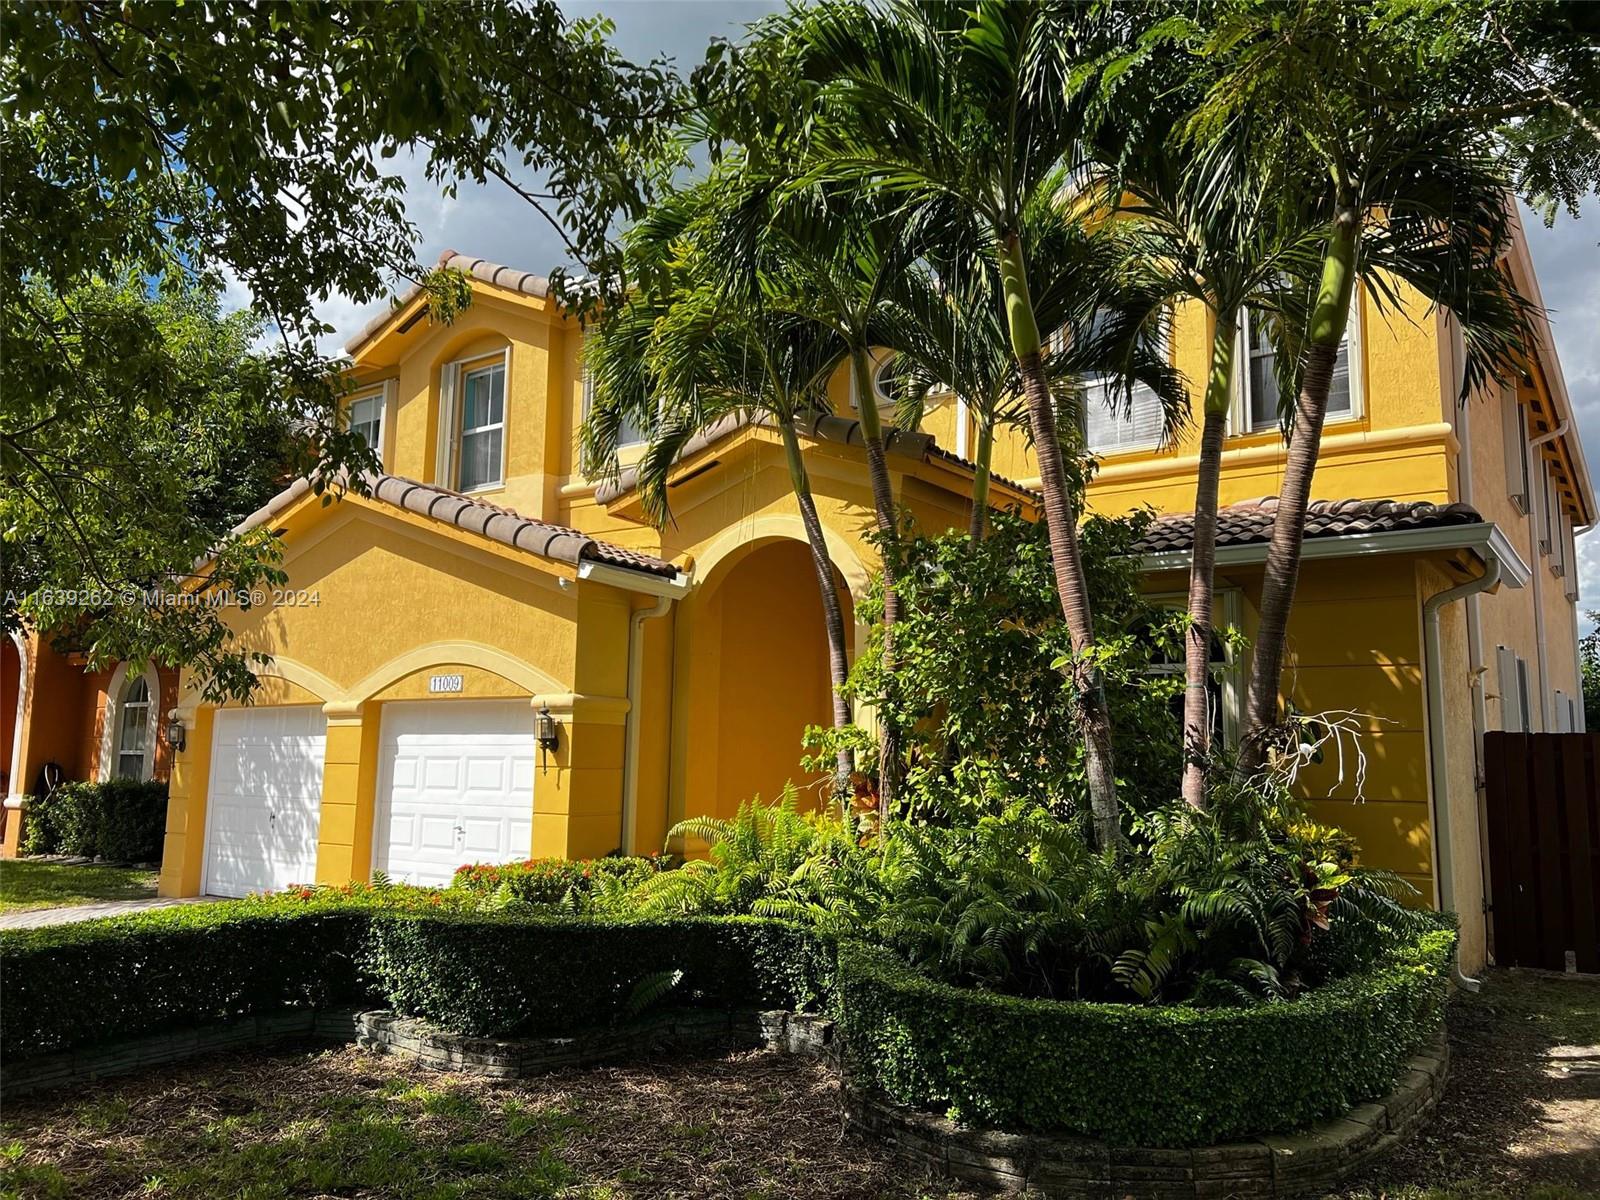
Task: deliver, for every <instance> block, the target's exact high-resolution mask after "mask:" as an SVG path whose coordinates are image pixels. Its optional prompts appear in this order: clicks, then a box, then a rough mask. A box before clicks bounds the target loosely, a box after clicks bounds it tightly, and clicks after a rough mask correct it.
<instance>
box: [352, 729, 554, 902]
mask: <svg viewBox="0 0 1600 1200" xmlns="http://www.w3.org/2000/svg"><path fill="white" fill-rule="evenodd" d="M533 719H534V714H533V707H532V706H531V705H530V704H529V703H528V701H526V700H478V701H474V700H455V701H419V702H416V703H390V704H385V705H384V706H383V735H382V749H381V751H380V753H379V758H378V763H379V768H378V804H377V819H376V828H375V835H376V836H375V838H374V842H375V845H374V847H373V859H372V861H373V866H374V867H375V868H376V869H377V870H379V871H382V872H383V873H384V874H386V875H388V876H389V877H390V878H391V879H394V880H396V881H403V882H406V883H418V884H446V883H449V882H450V877H451V876H452V875H454V874H455V870H456V868H457V867H459V866H461V865H462V864H463V863H469V862H491V863H500V862H512V861H514V860H516V859H522V858H527V857H528V853H529V850H530V849H531V847H532V844H533V763H534V754H535V750H536V748H535V744H534V737H533Z"/></svg>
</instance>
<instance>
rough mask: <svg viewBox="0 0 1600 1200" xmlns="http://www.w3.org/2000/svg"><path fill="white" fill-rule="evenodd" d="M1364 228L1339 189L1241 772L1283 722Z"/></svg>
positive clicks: (1269, 570) (1255, 763)
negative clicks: (1284, 686) (1304, 556)
mask: <svg viewBox="0 0 1600 1200" xmlns="http://www.w3.org/2000/svg"><path fill="white" fill-rule="evenodd" d="M1359 230H1360V214H1359V211H1358V210H1357V209H1356V207H1355V205H1354V202H1353V201H1351V200H1348V199H1346V198H1345V197H1341V198H1340V203H1339V205H1338V208H1337V210H1336V216H1335V217H1334V221H1333V228H1332V229H1331V231H1330V233H1329V237H1328V249H1327V252H1326V253H1325V255H1324V257H1323V260H1322V280H1321V283H1320V285H1319V287H1318V290H1317V303H1316V307H1315V308H1314V309H1313V310H1312V313H1311V336H1310V338H1309V339H1308V341H1307V345H1306V350H1305V362H1304V365H1303V369H1302V371H1301V374H1300V393H1299V395H1298V396H1297V397H1296V398H1295V407H1294V414H1295V415H1294V429H1293V430H1292V431H1291V433H1290V439H1289V452H1288V454H1287V456H1286V457H1285V460H1284V468H1283V486H1282V487H1281V488H1280V490H1279V494H1278V510H1277V513H1276V514H1275V515H1274V517H1273V521H1272V541H1271V543H1270V544H1269V545H1268V547H1267V565H1266V574H1265V576H1264V578H1263V580H1262V585H1261V624H1260V626H1259V628H1258V629H1257V631H1256V646H1255V658H1254V661H1253V663H1252V664H1251V670H1250V691H1249V695H1248V698H1247V700H1246V704H1245V716H1246V726H1245V736H1244V739H1243V741H1242V742H1241V744H1240V747H1239V765H1238V770H1239V773H1240V775H1247V774H1253V773H1254V772H1256V771H1258V770H1259V769H1260V768H1261V767H1262V766H1263V765H1264V764H1265V763H1266V761H1267V750H1268V744H1269V743H1270V741H1271V740H1272V732H1273V730H1274V729H1276V728H1277V725H1278V692H1279V688H1280V686H1281V680H1282V676H1283V655H1284V644H1285V640H1286V638H1287V636H1288V630H1289V611H1290V609H1292V608H1293V607H1294V593H1295V587H1296V585H1297V584H1298V583H1299V581H1300V549H1301V543H1302V541H1303V539H1304V536H1305V525H1306V508H1307V505H1309V504H1310V502H1311V479H1312V476H1313V475H1314V474H1315V473H1316V469H1317V455H1318V453H1319V451H1320V450H1321V448H1322V423H1323V420H1324V418H1325V417H1326V416H1327V415H1328V387H1329V385H1330V384H1331V383H1332V382H1333V368H1334V364H1335V361H1336V360H1337V359H1338V357H1339V342H1340V340H1341V339H1342V338H1343V337H1344V333H1345V326H1346V325H1347V324H1348V323H1349V319H1350V296H1351V291H1352V289H1353V288H1354V287H1355V267H1356V261H1355V259H1356V235H1357V233H1358V232H1359Z"/></svg>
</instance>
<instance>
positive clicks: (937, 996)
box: [835, 928, 1455, 1146]
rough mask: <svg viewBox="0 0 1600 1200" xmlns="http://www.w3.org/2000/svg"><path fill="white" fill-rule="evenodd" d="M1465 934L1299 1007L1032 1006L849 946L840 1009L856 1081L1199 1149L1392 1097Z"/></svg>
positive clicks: (950, 1108) (942, 1104) (1435, 933)
mask: <svg viewBox="0 0 1600 1200" xmlns="http://www.w3.org/2000/svg"><path fill="white" fill-rule="evenodd" d="M1454 944H1455V932H1454V930H1453V929H1443V928H1440V929H1434V930H1432V931H1430V932H1427V933H1424V934H1422V935H1421V936H1419V937H1417V938H1416V939H1415V940H1414V941H1412V942H1411V943H1409V944H1408V945H1406V946H1404V947H1402V948H1401V949H1399V950H1398V951H1396V952H1395V953H1394V954H1392V955H1391V956H1389V957H1387V958H1386V959H1384V960H1383V961H1381V962H1379V963H1378V964H1376V965H1375V966H1373V967H1372V968H1370V969H1369V970H1367V971H1364V972H1362V973H1361V974H1358V975H1352V976H1349V977H1347V978H1345V979H1341V980H1339V981H1337V982H1335V983H1333V984H1330V985H1329V986H1328V987H1326V988H1323V989H1320V990H1318V991H1316V992H1313V993H1311V994H1309V995H1308V996H1306V997H1304V998H1302V999H1299V1000H1296V1001H1294V1002H1293V1003H1286V1004H1273V1005H1267V1006H1263V1007H1259V1008H1251V1009H1243V1010H1237V1009H1210V1010H1200V1009H1194V1008H1183V1007H1167V1008H1142V1007H1136V1006H1132V1005H1121V1004H1089V1003H1081V1002H1080V1003H1067V1004H1063V1003H1059V1002H1055V1001H1049V1000H1028V999H1019V998H1016V997H1011V996H1001V995H996V994H994V993H991V992H983V991H977V990H973V989H970V988H958V987H952V986H951V985H949V984H945V983H941V982H938V981H935V980H932V979H929V978H927V977H926V976H925V975H922V974H920V973H919V972H916V971H914V970H912V969H910V968H908V967H906V966H905V965H904V964H903V963H902V962H900V961H899V960H898V959H897V958H896V956H895V955H894V954H893V953H892V952H890V951H887V950H884V949H882V948H878V947H872V946H868V945H865V944H862V943H847V944H844V945H842V946H841V948H840V952H839V969H838V984H837V987H838V992H837V999H836V1003H835V1011H836V1012H837V1013H838V1017H839V1021H840V1025H841V1031H842V1033H843V1034H844V1039H845V1045H846V1047H847V1052H848V1054H849V1056H850V1062H851V1067H852V1069H853V1070H854V1071H855V1072H856V1073H857V1074H856V1078H857V1079H858V1080H859V1081H860V1082H861V1083H862V1084H864V1085H866V1086H869V1087H872V1088H874V1089H877V1090H879V1091H881V1092H882V1093H883V1094H884V1095H886V1096H888V1097H889V1098H890V1099H892V1100H894V1101H897V1102H899V1103H901V1104H909V1105H913V1106H916V1107H921V1108H935V1109H941V1110H945V1111H947V1112H948V1113H949V1114H950V1116H951V1117H952V1118H954V1119H956V1120H958V1121H962V1122H966V1123H970V1124H978V1125H994V1126H999V1127H1001V1128H1005V1129H1015V1130H1041V1131H1059V1132H1071V1133H1076V1134H1082V1135H1085V1136H1089V1137H1097V1138H1104V1139H1106V1140H1108V1141H1112V1142H1115V1143H1119V1144H1131V1145H1144V1146H1198V1145H1210V1144H1214V1143H1217V1142H1225V1141H1229V1140H1232V1139H1236V1138H1239V1137H1242V1136H1245V1135H1249V1134H1259V1133H1266V1132H1276V1131H1282V1130H1289V1129H1294V1128H1296V1127H1298V1126H1301V1125H1304V1124H1308V1123H1310V1122H1312V1121H1315V1120H1318V1119H1320V1118H1324V1117H1330V1116H1335V1115H1338V1114H1340V1113H1343V1112H1345V1111H1346V1110H1348V1109H1349V1108H1350V1107H1352V1106H1353V1105H1355V1104H1358V1103H1360V1102H1362V1101H1365V1100H1372V1099H1376V1098H1379V1097H1381V1096H1383V1095H1384V1094H1386V1093H1387V1092H1388V1091H1389V1090H1390V1089H1391V1088H1392V1087H1393V1086H1394V1084H1395V1082H1396V1081H1397V1080H1398V1078H1399V1077H1400V1074H1401V1072H1402V1070H1403V1069H1404V1066H1405V1063H1406V1060H1407V1059H1408V1058H1409V1057H1410V1056H1411V1055H1412V1054H1414V1053H1416V1051H1417V1050H1418V1049H1419V1048H1421V1047H1422V1046H1423V1044H1424V1043H1425V1042H1426V1041H1427V1040H1428V1039H1429V1038H1431V1037H1432V1036H1433V1035H1434V1034H1435V1033H1436V1032H1437V1031H1438V1029H1439V1027H1440V1023H1441V1020H1442V1016H1443V1005H1444V996H1445V979H1446V974H1447V972H1448V967H1449V962H1450V956H1451V953H1452V950H1453V947H1454Z"/></svg>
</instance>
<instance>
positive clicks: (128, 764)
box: [116, 675, 154, 780]
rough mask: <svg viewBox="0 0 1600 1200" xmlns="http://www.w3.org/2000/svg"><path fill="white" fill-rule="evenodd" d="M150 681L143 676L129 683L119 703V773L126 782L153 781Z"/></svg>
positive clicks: (117, 765)
mask: <svg viewBox="0 0 1600 1200" xmlns="http://www.w3.org/2000/svg"><path fill="white" fill-rule="evenodd" d="M153 749H154V746H153V745H152V743H151V740H150V680H149V678H148V677H147V676H144V675H141V676H139V678H137V679H130V680H128V682H127V684H126V685H124V687H123V689H122V698H121V699H120V700H119V701H118V703H117V762H116V774H117V776H118V777H119V778H122V779H140V780H143V779H149V778H150V752H151V750H153Z"/></svg>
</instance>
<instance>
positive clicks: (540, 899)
mask: <svg viewBox="0 0 1600 1200" xmlns="http://www.w3.org/2000/svg"><path fill="white" fill-rule="evenodd" d="M665 866H666V859H665V858H663V857H659V856H653V857H648V858H624V857H620V856H613V857H610V858H593V859H565V858H530V859H528V860H527V861H525V862H513V863H504V864H501V865H498V866H496V865H492V864H489V863H469V864H467V865H466V866H464V867H459V868H457V869H456V873H455V877H454V878H453V879H451V881H450V888H451V890H452V891H454V890H457V889H461V890H465V891H467V892H470V893H472V894H474V895H476V896H480V897H483V898H485V899H495V900H498V901H500V902H502V903H507V902H515V903H521V904H533V905H539V906H541V907H553V908H556V907H558V908H562V909H565V910H567V911H570V912H584V911H587V910H588V909H589V907H590V906H591V904H590V902H591V900H593V899H594V898H595V897H597V896H604V895H610V894H612V893H614V892H617V891H623V892H626V891H629V890H631V889H632V888H635V887H637V886H638V885H639V884H641V883H643V882H644V881H645V880H646V879H650V878H652V877H653V876H655V875H656V874H658V873H659V872H660V871H661V870H662V869H663V868H664V867H665Z"/></svg>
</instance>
